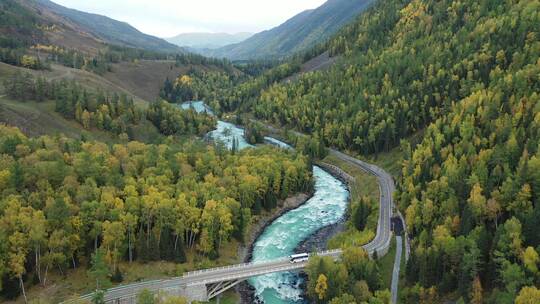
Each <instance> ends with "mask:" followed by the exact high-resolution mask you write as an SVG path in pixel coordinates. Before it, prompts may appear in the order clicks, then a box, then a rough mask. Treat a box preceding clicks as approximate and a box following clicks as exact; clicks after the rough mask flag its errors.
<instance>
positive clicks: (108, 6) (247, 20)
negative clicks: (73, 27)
mask: <svg viewBox="0 0 540 304" xmlns="http://www.w3.org/2000/svg"><path fill="white" fill-rule="evenodd" d="M53 1H54V2H56V3H58V4H60V5H63V6H66V7H69V8H74V9H78V10H81V11H85V12H89V13H95V14H100V15H105V16H107V17H110V18H113V19H116V20H120V21H125V22H128V23H129V24H131V25H132V26H134V27H136V28H137V29H138V30H140V31H141V32H143V33H146V34H150V35H154V36H158V37H172V36H175V35H177V34H180V33H190V32H213V33H221V32H225V33H238V32H252V33H257V32H260V31H262V30H266V29H270V28H272V27H275V26H277V25H279V24H281V23H283V22H285V21H286V20H287V19H289V18H290V17H292V16H294V15H296V14H298V13H300V12H302V11H304V10H306V9H312V8H316V7H318V6H320V5H321V4H323V3H324V2H325V1H326V0H90V1H89V0H53Z"/></svg>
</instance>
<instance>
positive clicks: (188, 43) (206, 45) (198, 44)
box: [165, 33, 253, 49]
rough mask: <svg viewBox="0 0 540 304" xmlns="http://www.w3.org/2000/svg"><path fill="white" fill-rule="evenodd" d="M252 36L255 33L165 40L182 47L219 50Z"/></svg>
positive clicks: (208, 34) (181, 36)
mask: <svg viewBox="0 0 540 304" xmlns="http://www.w3.org/2000/svg"><path fill="white" fill-rule="evenodd" d="M251 36H253V33H237V34H228V33H184V34H180V35H177V36H174V37H171V38H165V40H167V41H168V42H170V43H172V44H175V45H177V46H180V47H189V48H192V49H217V48H220V47H222V46H225V45H229V44H234V43H239V42H242V41H244V40H246V39H248V38H249V37H251Z"/></svg>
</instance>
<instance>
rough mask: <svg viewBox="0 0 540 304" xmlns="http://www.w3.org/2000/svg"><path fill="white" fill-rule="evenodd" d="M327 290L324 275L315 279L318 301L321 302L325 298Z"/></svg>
mask: <svg viewBox="0 0 540 304" xmlns="http://www.w3.org/2000/svg"><path fill="white" fill-rule="evenodd" d="M327 290H328V279H327V278H326V276H325V275H324V274H322V273H321V274H320V275H319V277H318V278H317V285H316V286H315V292H316V293H317V296H318V297H319V300H322V299H324V298H325V297H326V291H327Z"/></svg>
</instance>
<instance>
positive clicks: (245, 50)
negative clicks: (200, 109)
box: [200, 0, 374, 60]
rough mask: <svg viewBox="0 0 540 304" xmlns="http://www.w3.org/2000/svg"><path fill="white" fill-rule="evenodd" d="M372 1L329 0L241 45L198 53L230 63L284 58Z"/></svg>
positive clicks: (327, 34)
mask: <svg viewBox="0 0 540 304" xmlns="http://www.w3.org/2000/svg"><path fill="white" fill-rule="evenodd" d="M373 1H374V0H329V1H327V2H326V3H324V4H323V5H322V6H320V7H318V8H316V9H313V10H307V11H304V12H302V13H300V14H298V15H296V16H294V17H293V18H291V19H289V20H288V21H286V22H285V23H283V24H281V25H280V26H278V27H275V28H273V29H271V30H267V31H263V32H261V33H258V34H255V35H253V36H252V37H251V38H249V39H247V40H245V41H243V42H240V43H236V44H231V45H227V46H224V47H221V48H218V49H215V50H204V51H200V53H201V54H203V55H206V56H213V57H226V58H229V59H232V60H244V59H261V58H269V57H273V58H279V57H285V56H288V55H290V54H292V53H294V52H298V51H302V50H306V49H308V48H309V47H312V46H313V45H315V44H317V43H318V42H321V41H322V40H324V39H327V38H329V37H330V36H331V35H332V34H334V33H336V32H337V31H338V30H339V29H340V28H341V27H342V26H343V25H345V24H346V23H348V22H350V21H351V20H352V19H353V18H355V17H356V16H358V15H359V14H360V12H362V11H364V10H365V9H366V8H367V7H368V6H369V5H370V4H371V3H372V2H373Z"/></svg>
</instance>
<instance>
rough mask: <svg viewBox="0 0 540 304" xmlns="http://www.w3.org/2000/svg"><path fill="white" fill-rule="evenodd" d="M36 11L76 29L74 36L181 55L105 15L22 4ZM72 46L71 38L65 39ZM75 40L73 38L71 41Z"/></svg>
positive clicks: (38, 1) (45, 0)
mask: <svg viewBox="0 0 540 304" xmlns="http://www.w3.org/2000/svg"><path fill="white" fill-rule="evenodd" d="M20 2H21V3H23V4H26V5H28V6H30V7H33V8H34V9H36V10H37V11H38V13H39V15H41V16H46V17H47V19H52V20H54V23H60V24H62V25H65V27H66V28H70V29H73V30H74V31H73V32H72V34H79V35H82V36H85V37H86V38H88V36H93V37H94V38H97V39H98V40H102V41H103V42H106V43H109V44H114V45H121V46H127V47H133V48H140V49H146V50H156V51H163V52H179V51H181V49H180V48H179V47H178V46H176V45H173V44H171V43H169V42H167V41H165V40H164V39H161V38H157V37H154V36H151V35H147V34H144V33H141V32H140V31H139V30H137V29H136V28H134V27H133V26H131V25H129V24H128V23H125V22H121V21H117V20H114V19H111V18H109V17H105V16H102V15H97V14H91V13H86V12H81V11H78V10H75V9H70V8H67V7H64V6H61V5H58V4H56V3H54V2H52V1H49V0H35V1H20ZM64 38H66V39H64V40H68V41H66V42H67V43H69V38H70V37H64ZM71 38H72V37H71Z"/></svg>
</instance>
